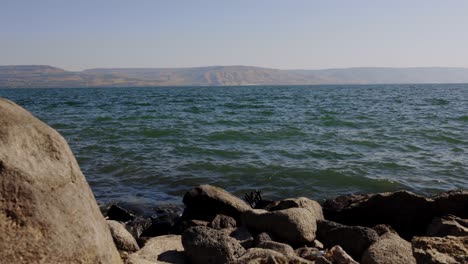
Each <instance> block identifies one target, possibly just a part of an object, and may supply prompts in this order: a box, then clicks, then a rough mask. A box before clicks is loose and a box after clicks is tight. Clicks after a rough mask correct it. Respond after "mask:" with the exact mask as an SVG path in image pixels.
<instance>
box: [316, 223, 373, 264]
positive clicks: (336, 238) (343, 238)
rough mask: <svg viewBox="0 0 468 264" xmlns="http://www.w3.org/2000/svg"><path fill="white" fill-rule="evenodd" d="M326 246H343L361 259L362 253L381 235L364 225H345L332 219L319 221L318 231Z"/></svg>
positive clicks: (356, 257) (354, 256) (353, 255)
mask: <svg viewBox="0 0 468 264" xmlns="http://www.w3.org/2000/svg"><path fill="white" fill-rule="evenodd" d="M317 234H320V236H321V237H318V238H319V239H320V241H322V242H323V243H324V245H325V247H333V246H335V245H339V246H341V247H342V248H343V249H344V250H345V251H346V252H347V253H349V254H350V255H351V256H352V257H353V258H355V259H360V258H361V255H362V253H364V251H365V250H366V249H367V248H368V247H369V246H370V245H371V244H373V243H374V242H375V241H377V240H378V239H379V235H378V234H377V232H375V231H374V230H373V229H371V228H368V227H362V226H345V225H340V224H337V223H333V222H331V221H326V220H325V221H319V222H318V232H317Z"/></svg>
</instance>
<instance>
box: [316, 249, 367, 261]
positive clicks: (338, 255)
mask: <svg viewBox="0 0 468 264" xmlns="http://www.w3.org/2000/svg"><path fill="white" fill-rule="evenodd" d="M323 256H324V257H325V258H326V259H327V260H328V261H330V262H331V263H333V264H359V263H357V262H356V261H355V260H354V259H353V258H352V257H351V256H349V255H348V254H347V253H346V252H345V251H344V250H343V249H342V248H341V247H340V246H334V247H332V248H331V249H330V250H327V251H326V252H325V253H324V254H323Z"/></svg>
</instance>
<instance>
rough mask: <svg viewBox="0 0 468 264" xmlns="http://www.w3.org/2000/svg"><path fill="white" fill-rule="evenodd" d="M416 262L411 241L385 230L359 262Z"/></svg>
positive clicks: (394, 263)
mask: <svg viewBox="0 0 468 264" xmlns="http://www.w3.org/2000/svg"><path fill="white" fill-rule="evenodd" d="M380 263H386V264H400V263H405V264H416V259H415V258H414V257H413V252H412V248H411V243H409V242H408V241H406V240H404V239H402V238H401V237H399V236H398V235H397V234H395V233H391V232H387V233H385V234H384V235H382V236H381V237H380V239H379V240H378V241H377V242H375V243H374V244H372V245H371V246H370V247H369V248H368V249H367V250H366V251H365V252H364V254H363V255H362V258H361V264H380Z"/></svg>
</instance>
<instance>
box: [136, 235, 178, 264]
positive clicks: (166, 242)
mask: <svg viewBox="0 0 468 264" xmlns="http://www.w3.org/2000/svg"><path fill="white" fill-rule="evenodd" d="M129 262H130V264H138V263H141V264H145V263H147V262H150V263H181V264H182V263H185V262H184V247H183V246H182V239H181V236H180V235H165V236H158V237H153V238H150V239H149V240H148V241H147V242H146V244H145V246H144V247H143V248H142V249H141V250H140V251H137V252H136V253H133V254H131V255H130V256H129Z"/></svg>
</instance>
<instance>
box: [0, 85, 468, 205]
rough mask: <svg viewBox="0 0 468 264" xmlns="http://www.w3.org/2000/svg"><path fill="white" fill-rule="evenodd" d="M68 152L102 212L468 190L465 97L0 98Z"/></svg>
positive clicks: (135, 91) (216, 93) (202, 94)
mask: <svg viewBox="0 0 468 264" xmlns="http://www.w3.org/2000/svg"><path fill="white" fill-rule="evenodd" d="M0 96H1V97H6V98H8V99H11V100H13V101H15V102H16V103H18V104H20V105H21V106H23V107H25V108H26V109H28V110H30V111H31V112H32V113H34V114H35V115H36V116H38V117H39V118H41V119H42V120H44V121H45V122H47V123H48V124H49V125H51V126H52V127H54V128H56V129H57V130H58V131H59V132H60V133H62V134H63V135H64V136H65V138H66V139H67V140H68V142H69V144H70V146H71V148H72V150H73V151H74V153H75V155H76V157H77V159H78V161H79V163H80V165H81V168H82V170H83V172H84V174H85V175H86V177H87V179H88V181H89V183H90V185H91V187H92V189H93V191H94V193H95V195H96V197H97V198H98V200H100V201H103V202H111V201H126V202H127V203H136V204H154V203H172V202H176V203H179V202H180V201H181V197H182V195H183V194H184V193H185V192H186V191H187V190H188V189H190V188H192V187H193V186H195V185H198V184H204V183H209V184H214V185H218V186H221V187H223V188H226V189H227V190H229V191H232V192H234V193H235V194H237V195H243V194H244V193H245V192H247V191H250V190H253V189H261V190H263V193H264V196H265V197H267V198H280V197H290V196H299V195H301V196H308V197H311V198H315V199H322V198H326V197H332V196H335V195H339V194H345V193H354V192H382V191H393V190H398V189H407V190H412V191H415V192H417V193H422V194H430V193H434V192H438V191H442V190H448V189H454V188H468V173H467V172H468V155H467V151H468V133H467V131H468V85H465V84H460V85H362V86H359V85H355V86H344V85H343V86H292V87H286V86H285V87H267V86H263V87H260V86H258V87H212V88H210V87H176V88H175V87H171V88H169V87H166V88H164V87H161V88H128V89H125V88H109V89H27V90H0Z"/></svg>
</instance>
